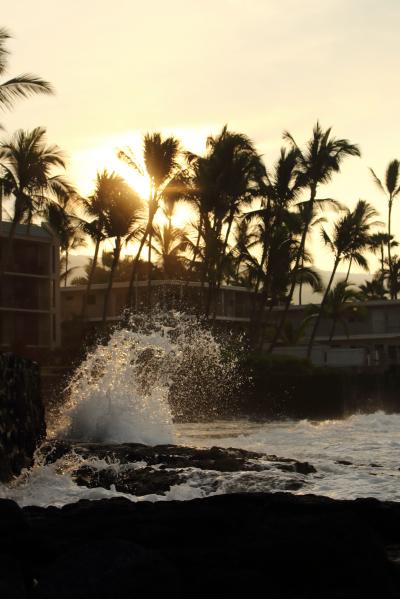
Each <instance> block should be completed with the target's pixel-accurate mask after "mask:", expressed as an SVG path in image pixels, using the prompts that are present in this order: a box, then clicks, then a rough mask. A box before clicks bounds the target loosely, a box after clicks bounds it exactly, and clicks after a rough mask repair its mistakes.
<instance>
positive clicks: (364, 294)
mask: <svg viewBox="0 0 400 599" xmlns="http://www.w3.org/2000/svg"><path fill="white" fill-rule="evenodd" d="M358 288H359V290H360V292H359V297H360V299H361V300H364V301H367V302H368V301H371V300H383V299H387V298H386V293H387V289H386V288H385V285H384V279H383V277H382V274H381V273H380V274H379V275H378V276H375V277H374V278H373V279H372V281H365V283H363V284H362V285H359V287H358Z"/></svg>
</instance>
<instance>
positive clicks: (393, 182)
mask: <svg viewBox="0 0 400 599" xmlns="http://www.w3.org/2000/svg"><path fill="white" fill-rule="evenodd" d="M370 171H371V174H372V178H373V180H374V181H375V183H376V185H377V186H378V188H379V190H380V191H381V192H382V193H383V194H384V195H385V196H386V197H387V201H388V236H389V241H388V243H387V250H388V266H389V270H390V269H391V268H392V257H391V245H390V239H391V234H392V207H393V202H394V200H395V199H396V197H397V196H398V195H399V193H400V163H399V161H398V160H392V161H391V162H389V164H388V166H387V169H386V172H385V181H384V183H382V181H381V180H380V179H379V177H377V175H376V174H375V172H374V171H373V170H372V168H371V169H370Z"/></svg>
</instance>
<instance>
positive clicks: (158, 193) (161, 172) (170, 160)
mask: <svg viewBox="0 0 400 599" xmlns="http://www.w3.org/2000/svg"><path fill="white" fill-rule="evenodd" d="M179 151H180V150H179V141H178V140H177V139H175V138H174V137H166V138H165V139H163V138H162V136H161V134H160V133H153V134H149V133H147V134H146V135H145V136H144V140H143V160H144V167H145V171H146V174H147V176H148V178H149V182H150V191H149V199H148V217H147V224H146V228H145V231H144V234H143V236H142V238H141V240H140V244H139V249H138V251H137V254H136V257H135V259H134V261H133V265H132V273H131V279H130V282H129V287H128V305H131V304H132V299H133V283H134V280H135V274H136V270H137V266H138V263H139V260H140V256H141V253H142V250H143V247H144V245H145V243H146V242H147V245H148V302H149V305H150V302H151V295H150V294H151V271H152V264H151V250H152V241H151V237H152V230H153V220H154V216H155V215H156V212H157V210H158V208H159V206H160V202H161V200H162V199H163V197H164V196H163V194H164V190H166V189H167V188H168V184H169V183H170V182H171V181H172V180H174V178H175V177H176V176H177V174H178V172H179V171H180V170H181V169H180V167H179V164H178V156H179ZM118 157H119V158H120V159H121V160H123V161H124V162H126V163H127V164H128V165H129V166H131V167H132V168H133V169H134V170H135V171H137V172H139V173H140V174H141V175H142V176H144V174H145V173H144V172H143V169H142V168H141V167H140V166H139V165H138V163H137V161H136V160H135V157H134V153H133V152H132V150H130V149H129V148H127V149H125V150H119V152H118ZM169 191H171V188H169ZM166 195H168V194H167V193H166Z"/></svg>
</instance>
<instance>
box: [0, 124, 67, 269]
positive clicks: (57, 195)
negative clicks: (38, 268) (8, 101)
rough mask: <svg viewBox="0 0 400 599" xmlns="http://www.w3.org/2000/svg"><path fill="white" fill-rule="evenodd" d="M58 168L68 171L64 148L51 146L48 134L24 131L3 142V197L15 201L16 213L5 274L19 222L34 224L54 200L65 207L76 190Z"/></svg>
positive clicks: (0, 153)
mask: <svg viewBox="0 0 400 599" xmlns="http://www.w3.org/2000/svg"><path fill="white" fill-rule="evenodd" d="M55 168H62V169H64V168H65V162H64V158H63V155H62V152H61V150H60V148H59V147H58V146H56V145H47V143H46V131H45V129H43V128H42V127H37V128H36V129H33V131H23V130H22V129H20V130H19V131H17V132H16V133H15V134H14V136H13V137H12V138H11V139H10V140H8V141H3V142H2V143H0V171H1V173H2V185H3V194H4V196H5V197H8V198H12V199H13V200H14V213H13V216H12V221H11V227H10V231H9V236H8V243H7V245H6V250H5V252H4V256H3V260H2V266H1V272H4V270H5V269H6V268H7V266H8V263H9V260H10V255H11V247H12V243H13V239H14V236H15V231H16V228H17V225H18V223H21V222H24V223H27V224H30V223H31V222H32V220H33V218H34V217H35V216H36V215H37V214H40V213H41V212H42V211H43V210H44V209H45V207H46V206H47V205H48V204H49V203H50V202H52V201H54V200H57V201H59V202H60V204H61V205H64V204H65V203H66V202H68V200H69V198H70V197H71V195H73V194H74V189H73V188H72V187H71V185H70V184H69V183H68V182H67V181H66V179H65V178H64V177H63V176H62V175H60V174H54V169H55Z"/></svg>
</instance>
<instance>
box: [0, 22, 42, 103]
mask: <svg viewBox="0 0 400 599" xmlns="http://www.w3.org/2000/svg"><path fill="white" fill-rule="evenodd" d="M10 38H11V35H10V33H9V32H8V30H7V29H5V28H4V27H1V28H0V77H2V76H3V75H4V74H5V73H6V71H7V62H8V54H9V53H8V50H7V49H6V47H5V44H6V42H7V41H8V40H9V39H10ZM52 93H53V88H52V86H51V85H50V83H49V82H48V81H45V80H44V79H41V78H40V77H37V76H36V75H31V74H27V73H25V74H23V75H17V76H15V77H12V78H11V79H8V80H7V81H3V82H2V83H0V107H4V108H12V106H13V104H14V101H15V100H17V99H18V98H27V97H29V96H31V95H33V94H52Z"/></svg>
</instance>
